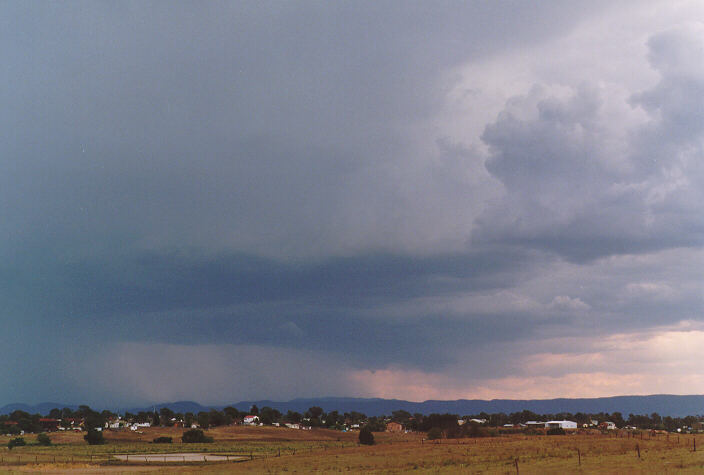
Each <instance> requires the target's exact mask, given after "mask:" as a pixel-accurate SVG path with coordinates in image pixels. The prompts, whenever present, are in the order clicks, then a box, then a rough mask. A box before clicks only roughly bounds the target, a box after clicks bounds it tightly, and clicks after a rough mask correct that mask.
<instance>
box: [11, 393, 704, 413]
mask: <svg viewBox="0 0 704 475" xmlns="http://www.w3.org/2000/svg"><path fill="white" fill-rule="evenodd" d="M228 405H230V406H233V407H235V408H237V409H239V410H241V411H246V410H249V408H250V407H251V406H252V405H256V406H258V407H260V408H261V407H264V406H269V407H271V408H274V409H278V410H279V411H281V412H284V413H285V412H286V411H289V410H291V411H297V412H301V413H303V412H305V411H306V410H308V408H310V407H312V406H319V407H321V408H323V410H324V411H326V412H327V411H338V412H340V413H344V412H352V411H357V412H361V413H363V414H366V415H368V416H379V415H382V414H391V412H393V411H396V410H404V411H408V412H410V413H411V414H413V413H422V414H432V413H451V414H458V415H460V416H462V415H471V414H479V413H481V412H485V413H488V414H493V413H500V412H503V413H505V414H510V413H512V412H520V411H523V410H528V411H532V412H535V413H537V414H557V413H560V412H569V413H573V414H574V413H577V412H583V413H590V414H596V413H599V412H606V413H613V412H620V413H622V414H623V415H624V417H627V416H628V414H652V413H653V412H657V413H658V414H660V415H661V416H672V417H684V416H687V415H700V414H704V395H689V396H675V395H669V394H656V395H650V396H614V397H603V398H581V399H564V398H563V399H531V400H518V399H493V400H490V401H487V400H479V399H475V400H466V399H460V400H455V401H432V400H431V401H424V402H411V401H403V400H400V399H378V398H373V399H366V398H340V397H326V398H309V399H293V400H291V401H286V402H277V401H268V400H257V401H240V402H237V403H233V404H228ZM164 406H166V407H169V408H170V409H172V410H173V411H175V412H182V413H185V412H193V413H197V412H199V411H206V410H209V409H211V408H216V409H222V408H223V407H226V406H227V405H218V406H203V405H201V404H198V403H196V402H191V401H180V402H170V403H169V402H166V403H160V404H155V405H149V406H144V407H124V408H114V407H109V408H108V407H105V408H103V407H100V405H99V404H96V405H95V407H96V408H100V409H110V410H113V411H114V410H116V409H117V410H120V411H130V412H139V411H140V410H144V411H150V410H153V409H154V408H156V409H160V408H161V407H164ZM54 407H58V408H63V407H70V408H74V409H75V408H76V407H77V406H76V405H75V404H62V403H42V404H37V405H34V406H32V405H26V404H8V405H6V406H3V407H0V414H8V413H10V412H12V411H14V410H16V409H20V410H23V411H26V412H29V413H40V414H46V413H48V411H49V410H50V409H52V408H54Z"/></svg>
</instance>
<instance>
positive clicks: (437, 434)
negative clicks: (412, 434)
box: [428, 427, 442, 440]
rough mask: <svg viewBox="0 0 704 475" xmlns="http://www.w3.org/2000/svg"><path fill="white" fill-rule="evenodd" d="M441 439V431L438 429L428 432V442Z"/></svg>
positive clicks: (434, 428)
mask: <svg viewBox="0 0 704 475" xmlns="http://www.w3.org/2000/svg"><path fill="white" fill-rule="evenodd" d="M441 438H442V429H441V428H439V427H433V428H431V429H430V430H429V431H428V440H435V439H441Z"/></svg>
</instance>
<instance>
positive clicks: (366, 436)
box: [359, 426, 374, 445]
mask: <svg viewBox="0 0 704 475" xmlns="http://www.w3.org/2000/svg"><path fill="white" fill-rule="evenodd" d="M359 443H360V444H362V445H374V434H372V430H371V429H370V428H369V426H364V427H362V430H360V431H359Z"/></svg>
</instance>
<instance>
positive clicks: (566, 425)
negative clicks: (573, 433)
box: [545, 421, 577, 429]
mask: <svg viewBox="0 0 704 475" xmlns="http://www.w3.org/2000/svg"><path fill="white" fill-rule="evenodd" d="M545 427H547V428H548V429H558V428H559V429H576V428H577V423H576V422H572V421H547V422H546V423H545Z"/></svg>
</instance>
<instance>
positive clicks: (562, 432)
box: [547, 427, 565, 435]
mask: <svg viewBox="0 0 704 475" xmlns="http://www.w3.org/2000/svg"><path fill="white" fill-rule="evenodd" d="M547 433H548V435H565V429H563V428H562V427H553V428H552V429H548V432H547Z"/></svg>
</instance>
